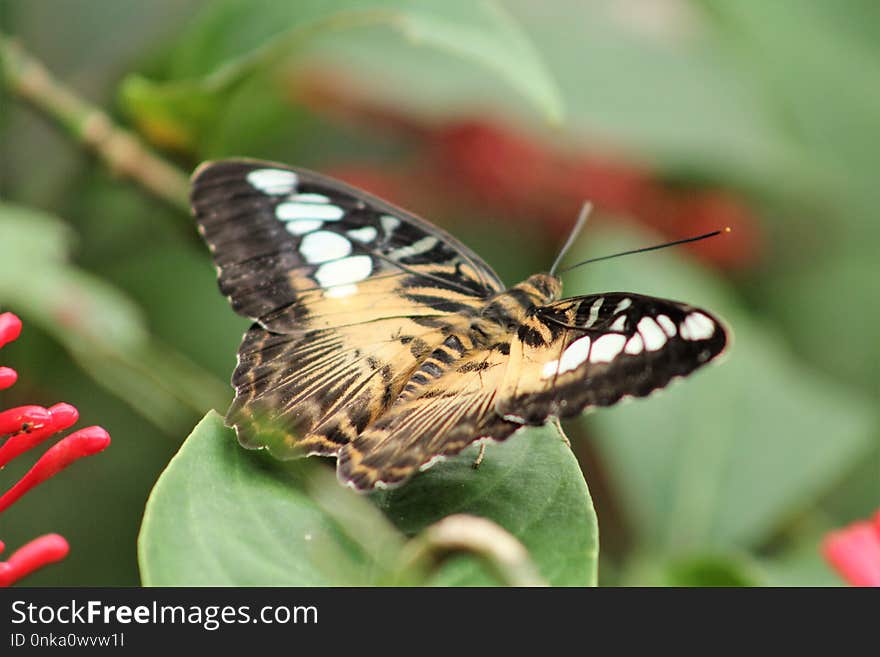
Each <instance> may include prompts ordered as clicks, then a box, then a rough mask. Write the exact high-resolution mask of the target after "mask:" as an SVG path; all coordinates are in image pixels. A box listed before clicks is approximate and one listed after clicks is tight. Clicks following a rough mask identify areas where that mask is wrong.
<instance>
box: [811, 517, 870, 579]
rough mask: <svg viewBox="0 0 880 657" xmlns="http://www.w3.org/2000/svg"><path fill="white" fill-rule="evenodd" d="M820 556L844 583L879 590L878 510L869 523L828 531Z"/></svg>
mask: <svg viewBox="0 0 880 657" xmlns="http://www.w3.org/2000/svg"><path fill="white" fill-rule="evenodd" d="M822 553H823V554H824V556H825V560H826V561H827V562H828V563H829V564H830V565H831V566H832V567H833V568H834V569H835V570H836V571H837V573H838V574H839V575H840V576H841V577H842V578H843V579H844V580H845V581H846V582H847V583H849V584H851V585H853V586H878V587H880V511H878V512H877V513H875V514H874V517H873V518H872V519H871V520H863V521H860V522H855V523H853V524H851V525H850V526H849V527H845V528H843V529H838V530H836V531H833V532H830V533H829V534H828V535H827V536H825V540H824V541H823V544H822Z"/></svg>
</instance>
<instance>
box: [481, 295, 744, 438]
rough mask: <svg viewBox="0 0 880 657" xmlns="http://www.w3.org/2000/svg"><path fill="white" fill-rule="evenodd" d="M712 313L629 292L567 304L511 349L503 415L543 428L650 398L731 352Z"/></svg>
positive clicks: (539, 320)
mask: <svg viewBox="0 0 880 657" xmlns="http://www.w3.org/2000/svg"><path fill="white" fill-rule="evenodd" d="M726 344H727V334H726V330H725V329H724V327H723V325H722V323H721V322H720V321H719V320H718V319H717V318H715V317H714V316H712V315H711V314H710V313H709V312H707V311H705V310H702V309H699V308H695V307H693V306H690V305H688V304H684V303H678V302H675V301H670V300H667V299H658V298H655V297H647V296H642V295H638V294H631V293H626V292H611V293H606V294H596V295H590V296H582V297H573V298H569V299H563V300H561V301H556V302H554V303H551V304H548V305H546V306H542V307H540V308H538V309H536V310H535V312H533V313H532V314H531V316H530V317H529V318H528V319H527V321H526V322H524V323H523V324H522V325H521V326H520V327H519V328H518V329H517V332H516V339H514V340H513V342H512V343H511V353H510V358H511V360H510V366H509V368H508V373H507V377H506V378H505V381H504V384H503V388H502V390H501V393H500V395H499V400H498V403H497V404H496V410H497V411H498V413H499V415H501V416H502V417H505V418H508V419H512V420H515V421H518V422H524V423H526V424H543V423H544V422H545V421H546V419H547V418H548V417H551V416H556V417H569V416H573V415H577V414H579V413H582V412H583V411H584V410H587V409H589V408H592V407H596V406H610V405H612V404H615V403H617V402H618V401H620V400H621V399H622V398H624V397H644V396H646V395H649V394H650V393H651V392H653V391H655V390H657V389H659V388H663V387H665V386H666V385H667V384H668V383H669V382H670V381H671V380H672V379H674V378H676V377H682V376H687V375H688V374H690V373H691V372H693V371H694V370H695V369H697V368H698V367H701V366H702V365H704V364H706V363H708V362H709V361H710V360H712V359H713V358H715V357H716V356H718V355H719V354H720V353H722V351H723V350H724V348H725V346H726Z"/></svg>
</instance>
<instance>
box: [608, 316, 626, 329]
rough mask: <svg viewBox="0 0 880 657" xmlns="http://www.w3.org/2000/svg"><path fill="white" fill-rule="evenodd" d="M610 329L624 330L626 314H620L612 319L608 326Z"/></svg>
mask: <svg viewBox="0 0 880 657" xmlns="http://www.w3.org/2000/svg"><path fill="white" fill-rule="evenodd" d="M608 328H609V329H610V330H612V331H623V330H626V315H621V316H620V317H618V318H617V319H615V320H614V323H613V324H612V325H611V326H609V327H608Z"/></svg>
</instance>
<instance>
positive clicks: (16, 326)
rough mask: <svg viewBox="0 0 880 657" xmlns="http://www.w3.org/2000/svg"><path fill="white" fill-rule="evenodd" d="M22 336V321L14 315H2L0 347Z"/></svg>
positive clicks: (0, 320) (0, 316) (0, 321)
mask: <svg viewBox="0 0 880 657" xmlns="http://www.w3.org/2000/svg"><path fill="white" fill-rule="evenodd" d="M19 335H21V320H20V319H19V318H18V317H16V316H15V315H13V314H12V313H3V314H2V315H0V347H3V345H5V344H9V343H10V342H12V341H13V340H15V339H17V338H18V336H19Z"/></svg>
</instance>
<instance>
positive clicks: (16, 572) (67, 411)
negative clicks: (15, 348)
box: [0, 313, 110, 586]
mask: <svg viewBox="0 0 880 657" xmlns="http://www.w3.org/2000/svg"><path fill="white" fill-rule="evenodd" d="M20 333H21V320H19V319H18V317H16V316H15V315H13V314H12V313H3V314H0V347H2V346H3V345H5V344H7V343H9V342H12V341H13V340H15V339H16V338H18V336H19V334H20ZM17 378H18V375H17V374H16V372H15V370H12V369H10V368H8V367H0V389H3V388H8V387H9V386H11V385H12V384H13V383H15V381H16V379H17ZM78 418H79V413H78V412H77V410H76V408H74V407H73V406H71V405H70V404H55V405H54V406H52V407H51V408H43V407H42V406H18V407H16V408H10V409H9V410H6V411H2V412H0V436H4V435H5V436H7V438H6V440H5V442H3V443H2V445H0V468H3V467H4V466H5V465H6V464H7V463H9V462H10V461H11V460H12V459H14V458H15V457H16V456H19V455H21V454H23V453H24V452H26V451H28V450H29V449H33V448H34V447H36V446H37V445H39V444H40V443H42V442H43V441H45V440H47V439H48V438H49V437H50V436H53V435H55V434H56V433H58V432H59V431H63V430H64V429H67V428H69V427H71V426H73V424H74V423H76V421H77V419H78ZM109 444H110V436H109V435H108V434H107V432H106V431H104V429H102V428H101V427H88V428H86V429H80V430H79V431H76V432H74V433H72V434H70V435H69V436H66V437H65V438H62V439H61V440H60V441H58V442H57V443H55V445H53V446H52V447H50V448H49V449H48V450H46V452H45V453H44V454H43V455H42V456H41V457H40V458H39V459H38V460H37V462H36V463H35V464H34V466H33V467H32V468H31V469H30V470H29V471H28V472H27V474H25V475H24V476H23V477H22V478H21V479H20V480H19V481H18V483H16V484H15V485H14V486H12V488H10V489H9V490H8V491H6V492H5V493H3V495H0V512H3V511H5V510H6V509H7V508H9V507H10V506H12V505H13V504H14V503H15V502H16V501H17V500H18V499H19V498H20V497H21V496H22V495H24V494H25V493H26V492H28V491H29V490H30V489H31V488H33V487H34V486H36V485H38V484H40V483H42V482H44V481H46V480H47V479H49V478H50V477H52V476H54V475H56V474H58V473H59V472H61V471H62V470H63V469H64V468H66V467H67V466H69V465H70V464H71V463H73V462H74V461H76V460H77V459H80V458H82V457H83V456H89V455H91V454H96V453H98V452H100V451H101V450H103V449H105V448H106V447H107V446H108V445H109ZM4 547H5V546H4V544H3V542H2V541H0V552H2V551H3V548H4ZM68 551H69V546H68V544H67V541H66V540H65V539H64V538H63V537H62V536H59V535H58V534H46V535H45V536H40V537H39V538H36V539H34V540H32V541H31V542H30V543H27V544H26V545H24V546H22V547H20V548H19V549H18V550H16V551H15V552H13V553H12V555H10V557H9V559H8V560H6V561H2V562H0V586H9V585H11V584H14V583H15V582H17V581H18V580H19V579H21V578H22V577H24V576H26V575H28V574H30V573H32V572H33V571H35V570H38V569H39V568H42V567H43V566H45V565H47V564H50V563H54V562H55V561H60V560H61V559H63V558H64V557H65V556H67V552H68Z"/></svg>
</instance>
